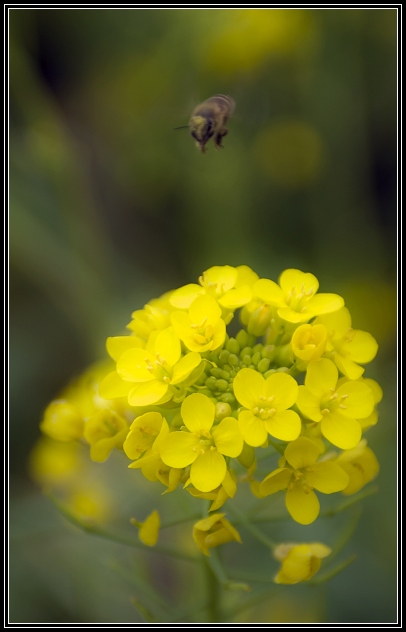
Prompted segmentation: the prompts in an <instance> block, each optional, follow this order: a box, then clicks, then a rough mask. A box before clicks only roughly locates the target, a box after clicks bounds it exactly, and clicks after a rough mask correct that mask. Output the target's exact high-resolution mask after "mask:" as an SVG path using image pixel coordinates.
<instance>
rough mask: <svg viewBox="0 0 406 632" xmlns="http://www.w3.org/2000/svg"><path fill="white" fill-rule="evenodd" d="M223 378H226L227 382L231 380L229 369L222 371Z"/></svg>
mask: <svg viewBox="0 0 406 632" xmlns="http://www.w3.org/2000/svg"><path fill="white" fill-rule="evenodd" d="M221 378H222V379H223V380H226V381H227V382H228V381H229V380H230V374H229V372H228V371H222V372H221Z"/></svg>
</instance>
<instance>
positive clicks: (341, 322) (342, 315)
mask: <svg viewBox="0 0 406 632" xmlns="http://www.w3.org/2000/svg"><path fill="white" fill-rule="evenodd" d="M316 323H322V324H323V325H324V326H325V327H327V335H328V336H329V338H331V339H332V340H334V341H335V340H337V341H338V340H341V339H342V338H343V337H344V335H345V333H346V332H347V331H348V329H350V327H351V316H350V312H349V311H348V309H347V308H346V307H342V308H341V309H339V310H337V311H336V312H332V313H330V314H323V315H322V316H319V317H318V318H317V319H316V321H315V324H316Z"/></svg>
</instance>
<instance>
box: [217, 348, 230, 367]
mask: <svg viewBox="0 0 406 632" xmlns="http://www.w3.org/2000/svg"><path fill="white" fill-rule="evenodd" d="M229 355H230V352H229V351H227V350H226V349H223V351H221V352H220V353H219V360H220V362H221V363H222V364H226V362H228V356H229Z"/></svg>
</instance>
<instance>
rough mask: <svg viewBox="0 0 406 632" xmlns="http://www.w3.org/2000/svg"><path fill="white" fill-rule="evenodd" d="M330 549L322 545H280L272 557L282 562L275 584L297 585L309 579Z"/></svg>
mask: <svg viewBox="0 0 406 632" xmlns="http://www.w3.org/2000/svg"><path fill="white" fill-rule="evenodd" d="M330 553H331V549H330V548H329V547H328V546H325V545H324V544H320V543H318V542H315V543H313V544H280V545H279V546H278V547H277V548H276V549H275V550H274V556H275V558H276V559H277V560H279V561H280V562H282V568H281V570H280V571H279V573H278V574H277V576H276V577H275V583H276V584H297V583H298V582H302V581H305V580H307V579H311V577H313V575H315V573H317V571H318V570H319V568H320V566H321V560H322V559H323V558H324V557H327V556H328V555H330Z"/></svg>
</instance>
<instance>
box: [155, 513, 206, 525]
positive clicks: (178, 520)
mask: <svg viewBox="0 0 406 632" xmlns="http://www.w3.org/2000/svg"><path fill="white" fill-rule="evenodd" d="M200 519H201V515H200V513H196V514H193V516H186V517H183V518H175V519H174V520H166V521H165V522H163V523H162V524H161V526H160V527H159V528H160V529H167V528H168V527H175V526H176V525H178V524H182V523H183V522H191V521H192V520H200Z"/></svg>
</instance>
